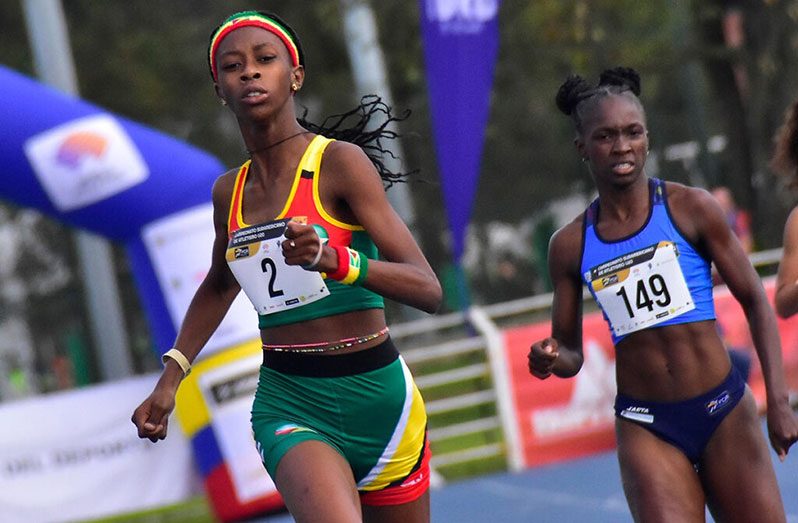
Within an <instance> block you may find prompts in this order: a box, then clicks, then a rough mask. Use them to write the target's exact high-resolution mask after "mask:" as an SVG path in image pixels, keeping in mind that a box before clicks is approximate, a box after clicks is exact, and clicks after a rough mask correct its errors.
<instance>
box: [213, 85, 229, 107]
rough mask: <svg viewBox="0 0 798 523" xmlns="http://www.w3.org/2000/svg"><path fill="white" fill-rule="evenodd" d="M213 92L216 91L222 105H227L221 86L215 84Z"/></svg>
mask: <svg viewBox="0 0 798 523" xmlns="http://www.w3.org/2000/svg"><path fill="white" fill-rule="evenodd" d="M213 90H214V91H216V97H217V98H218V99H219V102H221V104H222V105H227V100H225V99H224V95H223V94H222V90H221V89H219V84H217V83H215V82H214V84H213Z"/></svg>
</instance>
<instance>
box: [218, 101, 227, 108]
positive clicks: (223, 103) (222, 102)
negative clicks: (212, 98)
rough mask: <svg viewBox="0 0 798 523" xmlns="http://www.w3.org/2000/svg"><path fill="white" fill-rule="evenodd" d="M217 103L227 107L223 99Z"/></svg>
mask: <svg viewBox="0 0 798 523" xmlns="http://www.w3.org/2000/svg"><path fill="white" fill-rule="evenodd" d="M219 103H220V104H222V105H223V106H225V107H226V106H227V100H224V99H222V100H219Z"/></svg>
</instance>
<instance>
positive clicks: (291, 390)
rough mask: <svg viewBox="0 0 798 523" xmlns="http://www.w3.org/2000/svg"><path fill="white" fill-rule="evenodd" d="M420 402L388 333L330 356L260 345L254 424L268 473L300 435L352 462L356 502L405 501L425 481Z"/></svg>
mask: <svg viewBox="0 0 798 523" xmlns="http://www.w3.org/2000/svg"><path fill="white" fill-rule="evenodd" d="M426 426H427V415H426V412H425V410H424V402H423V400H422V398H421V394H420V393H419V391H418V388H417V387H416V384H415V382H414V381H413V377H412V375H411V374H410V370H409V369H408V368H407V365H406V364H405V362H404V360H403V359H402V357H401V356H400V355H399V353H398V351H397V350H396V347H395V346H394V345H393V342H392V341H391V339H390V338H388V339H386V340H385V341H384V342H383V343H381V344H380V345H377V346H376V347H373V348H370V349H366V350H363V351H359V352H352V353H347V354H342V355H336V356H328V355H318V354H291V353H287V352H276V351H265V352H264V364H263V366H262V367H261V370H260V381H259V384H258V390H257V392H256V394H255V400H254V403H253V406H252V430H253V432H254V436H255V441H256V444H257V448H258V451H259V453H260V455H261V458H262V460H263V464H264V465H265V467H266V470H267V471H268V472H269V474H270V475H271V476H272V477H274V474H275V471H276V470H277V465H278V464H279V462H280V459H281V458H282V457H283V456H284V455H285V453H286V452H288V450H289V449H291V448H292V447H294V446H295V445H298V444H299V443H302V442H303V441H308V440H316V441H321V442H324V443H326V444H328V445H330V446H331V447H332V448H334V449H335V450H337V451H338V452H339V453H341V455H342V456H343V457H344V458H345V459H346V460H347V461H348V462H349V464H350V466H351V467H352V472H353V474H354V478H355V482H356V483H357V488H358V490H359V491H360V493H361V496H362V498H361V499H362V501H363V503H366V504H372V505H388V504H390V505H393V504H401V503H407V502H409V501H413V500H414V499H417V498H418V497H420V496H421V495H422V494H423V493H424V492H426V490H427V488H428V487H429V455H430V452H429V446H428V444H427V441H426Z"/></svg>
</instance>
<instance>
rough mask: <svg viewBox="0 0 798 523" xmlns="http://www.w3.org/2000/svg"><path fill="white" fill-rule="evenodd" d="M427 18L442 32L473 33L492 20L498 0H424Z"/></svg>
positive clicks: (497, 6) (496, 9) (497, 8)
mask: <svg viewBox="0 0 798 523" xmlns="http://www.w3.org/2000/svg"><path fill="white" fill-rule="evenodd" d="M426 7H427V8H426V13H427V19H428V20H429V21H431V22H434V23H437V24H438V25H439V27H440V28H441V31H443V32H444V33H456V34H473V33H478V32H480V31H482V26H483V25H484V24H485V23H486V22H489V21H490V20H493V19H494V18H495V17H496V15H497V13H498V11H499V0H426Z"/></svg>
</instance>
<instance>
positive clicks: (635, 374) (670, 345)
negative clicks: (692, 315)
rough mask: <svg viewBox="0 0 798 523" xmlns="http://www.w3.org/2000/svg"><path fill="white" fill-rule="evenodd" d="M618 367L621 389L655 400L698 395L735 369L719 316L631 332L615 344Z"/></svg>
mask: <svg viewBox="0 0 798 523" xmlns="http://www.w3.org/2000/svg"><path fill="white" fill-rule="evenodd" d="M615 365H616V370H615V373H616V379H617V383H618V392H619V393H621V394H624V395H626V396H629V397H632V398H635V399H638V400H641V401H654V402H673V401H683V400H687V399H690V398H694V397H696V396H698V395H700V394H702V393H704V392H706V391H708V390H710V389H712V388H713V387H716V386H717V385H718V384H720V383H721V382H722V381H723V380H724V379H725V378H726V376H727V375H728V373H729V370H730V368H731V367H730V365H731V363H730V360H729V356H728V353H727V352H726V348H725V347H724V345H723V342H722V340H721V339H720V336H719V335H718V332H717V327H716V324H715V321H714V320H710V321H701V322H694V323H684V324H680V325H669V326H666V327H658V328H656V327H655V328H649V329H645V330H643V331H640V332H636V333H633V334H630V335H629V336H627V337H626V338H624V339H623V340H621V341H620V342H619V343H618V344H617V345H616V347H615Z"/></svg>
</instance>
